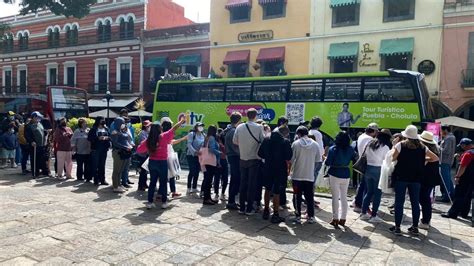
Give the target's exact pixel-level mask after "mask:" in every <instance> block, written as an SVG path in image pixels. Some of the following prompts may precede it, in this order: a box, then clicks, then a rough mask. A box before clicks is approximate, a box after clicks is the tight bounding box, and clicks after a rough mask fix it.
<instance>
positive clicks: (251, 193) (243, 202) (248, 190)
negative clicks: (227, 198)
mask: <svg viewBox="0 0 474 266" xmlns="http://www.w3.org/2000/svg"><path fill="white" fill-rule="evenodd" d="M260 167H261V164H260V160H249V161H244V160H241V161H240V174H241V176H240V177H241V179H240V190H239V191H240V196H239V201H240V211H241V212H247V213H250V212H252V210H253V203H254V201H255V195H256V194H257V193H256V189H257V178H258V175H259V173H260Z"/></svg>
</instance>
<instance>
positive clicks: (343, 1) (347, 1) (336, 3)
mask: <svg viewBox="0 0 474 266" xmlns="http://www.w3.org/2000/svg"><path fill="white" fill-rule="evenodd" d="M359 3H360V0H331V4H329V6H330V7H340V6H349V5H355V4H359Z"/></svg>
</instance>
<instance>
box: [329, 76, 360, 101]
mask: <svg viewBox="0 0 474 266" xmlns="http://www.w3.org/2000/svg"><path fill="white" fill-rule="evenodd" d="M361 86H362V82H361V80H360V79H327V80H326V86H325V89H324V101H359V100H360V91H361Z"/></svg>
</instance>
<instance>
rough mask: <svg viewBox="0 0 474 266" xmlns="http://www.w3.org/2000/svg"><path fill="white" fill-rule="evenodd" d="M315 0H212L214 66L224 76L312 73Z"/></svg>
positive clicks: (217, 72)
mask: <svg viewBox="0 0 474 266" xmlns="http://www.w3.org/2000/svg"><path fill="white" fill-rule="evenodd" d="M310 16H311V0H287V1H286V0H212V1H211V30H210V31H211V37H210V39H211V68H212V70H213V71H214V72H215V73H216V74H218V75H221V76H223V77H242V76H261V75H277V74H285V73H286V74H288V75H294V74H302V73H309V66H310V63H309V54H310V42H309V41H308V36H309V35H310V25H311V23H310V21H311V19H310Z"/></svg>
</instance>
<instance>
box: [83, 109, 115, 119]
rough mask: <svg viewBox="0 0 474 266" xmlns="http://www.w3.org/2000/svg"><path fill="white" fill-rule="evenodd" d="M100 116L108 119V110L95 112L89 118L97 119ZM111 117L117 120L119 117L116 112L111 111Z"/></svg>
mask: <svg viewBox="0 0 474 266" xmlns="http://www.w3.org/2000/svg"><path fill="white" fill-rule="evenodd" d="M98 116H102V117H105V118H107V109H103V110H100V111H97V112H93V113H90V114H89V117H92V118H96V117H98ZM109 116H110V118H115V117H117V116H119V115H118V114H117V113H116V112H114V111H112V110H109Z"/></svg>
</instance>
